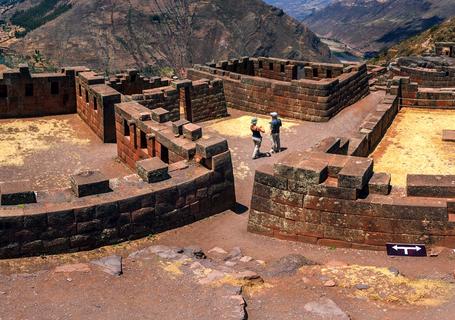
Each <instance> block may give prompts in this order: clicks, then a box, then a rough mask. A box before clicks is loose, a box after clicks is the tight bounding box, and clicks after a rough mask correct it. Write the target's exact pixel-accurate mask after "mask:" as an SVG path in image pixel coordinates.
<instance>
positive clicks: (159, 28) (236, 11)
mask: <svg viewBox="0 0 455 320" xmlns="http://www.w3.org/2000/svg"><path fill="white" fill-rule="evenodd" d="M62 2H68V1H62ZM70 2H71V5H72V7H71V8H70V9H69V10H67V11H65V12H63V13H61V14H60V15H59V16H58V17H56V18H55V19H53V20H51V21H48V22H47V23H45V24H43V25H42V26H40V27H38V28H36V29H34V30H33V31H31V32H29V33H27V35H26V36H25V37H24V38H22V39H21V40H20V41H19V42H17V43H16V44H15V45H14V46H13V49H15V50H16V51H18V52H20V53H23V54H27V55H33V53H34V52H35V50H39V51H40V52H41V53H42V54H43V55H44V56H45V57H46V58H48V59H50V60H51V61H52V63H54V64H55V65H75V64H85V65H87V66H89V67H92V68H97V69H100V70H107V71H115V70H119V69H124V68H128V67H139V68H142V69H145V68H148V67H149V66H154V67H156V66H158V67H165V66H172V67H184V66H188V65H191V64H193V63H203V62H206V61H209V60H212V59H215V60H219V59H225V58H229V57H239V56H243V55H271V56H279V57H286V58H293V59H313V60H320V61H328V60H331V59H332V58H331V57H330V52H329V49H328V47H327V46H326V45H324V44H322V43H321V42H320V40H319V38H318V37H316V36H315V35H314V34H313V33H312V32H311V31H310V30H309V29H308V28H307V27H306V26H305V25H303V24H301V23H299V22H297V21H296V20H294V19H293V18H290V17H289V16H287V15H286V14H284V13H283V11H282V10H280V9H276V8H274V7H272V6H269V5H266V4H265V3H263V2H262V1H259V0H249V1H248V0H212V1H202V0H196V1H189V0H152V1H150V0H74V1H70ZM33 3H37V1H34V2H33ZM21 5H22V6H25V5H26V4H21Z"/></svg>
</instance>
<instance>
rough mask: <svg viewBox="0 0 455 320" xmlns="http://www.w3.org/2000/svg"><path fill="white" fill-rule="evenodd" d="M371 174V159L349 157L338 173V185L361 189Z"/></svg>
mask: <svg viewBox="0 0 455 320" xmlns="http://www.w3.org/2000/svg"><path fill="white" fill-rule="evenodd" d="M372 175H373V159H370V158H351V159H349V160H348V161H347V163H346V165H345V166H344V168H343V169H341V171H340V173H339V174H338V186H339V187H341V188H350V189H357V190H362V189H363V188H364V187H365V186H366V184H367V183H368V181H369V180H370V178H371V176H372Z"/></svg>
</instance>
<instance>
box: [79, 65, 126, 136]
mask: <svg viewBox="0 0 455 320" xmlns="http://www.w3.org/2000/svg"><path fill="white" fill-rule="evenodd" d="M76 100H77V113H78V114H79V116H80V117H81V118H82V120H84V121H85V122H86V123H87V124H88V126H89V127H90V128H91V129H92V130H93V132H95V134H96V135H97V136H98V137H100V139H101V140H103V142H105V143H110V142H115V121H114V104H116V103H119V102H120V101H121V94H120V93H119V92H118V91H116V90H114V89H113V88H111V87H110V86H108V85H106V84H105V83H104V77H103V76H99V75H97V74H96V73H94V72H92V71H88V72H81V73H80V74H79V76H78V77H76Z"/></svg>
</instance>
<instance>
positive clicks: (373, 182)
mask: <svg viewBox="0 0 455 320" xmlns="http://www.w3.org/2000/svg"><path fill="white" fill-rule="evenodd" d="M390 181H391V176H390V174H389V173H385V172H378V173H374V174H373V177H371V179H370V181H369V182H368V190H369V192H370V193H374V194H383V195H388V194H389V193H390V189H391V186H390Z"/></svg>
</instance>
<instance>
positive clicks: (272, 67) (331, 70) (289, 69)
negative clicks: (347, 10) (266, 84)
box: [207, 57, 344, 81]
mask: <svg viewBox="0 0 455 320" xmlns="http://www.w3.org/2000/svg"><path fill="white" fill-rule="evenodd" d="M207 66H208V67H211V68H215V69H218V70H224V71H228V72H230V73H239V74H242V75H247V76H254V77H260V78H267V79H272V80H279V81H292V80H298V79H311V80H318V79H324V78H325V79H330V78H336V77H339V76H340V75H341V74H343V72H344V71H343V70H344V65H343V64H333V63H318V62H308V61H297V60H287V59H277V58H270V57H257V58H251V57H242V58H241V59H231V60H223V61H219V62H218V63H208V64H207Z"/></svg>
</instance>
